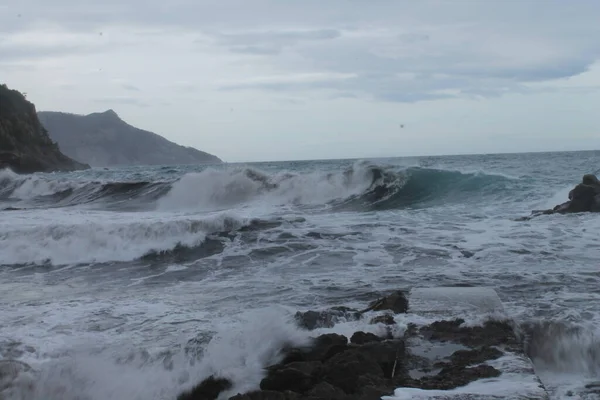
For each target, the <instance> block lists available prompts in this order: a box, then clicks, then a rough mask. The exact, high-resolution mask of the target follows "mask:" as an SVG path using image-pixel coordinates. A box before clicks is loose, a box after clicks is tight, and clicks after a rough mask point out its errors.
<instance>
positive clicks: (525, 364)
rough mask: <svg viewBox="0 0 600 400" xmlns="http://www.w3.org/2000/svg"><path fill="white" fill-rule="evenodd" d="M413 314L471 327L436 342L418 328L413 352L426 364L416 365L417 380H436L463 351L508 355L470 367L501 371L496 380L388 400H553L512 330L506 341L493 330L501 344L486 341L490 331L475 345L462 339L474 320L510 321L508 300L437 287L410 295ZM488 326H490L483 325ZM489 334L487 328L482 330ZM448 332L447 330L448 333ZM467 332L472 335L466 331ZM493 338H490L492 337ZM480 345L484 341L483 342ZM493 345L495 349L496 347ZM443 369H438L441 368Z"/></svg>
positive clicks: (401, 392) (484, 290)
mask: <svg viewBox="0 0 600 400" xmlns="http://www.w3.org/2000/svg"><path fill="white" fill-rule="evenodd" d="M408 299H409V301H408V303H409V311H408V313H409V314H416V315H421V316H423V317H429V318H431V317H433V318H435V319H436V320H444V321H453V320H454V321H455V320H456V318H464V319H465V323H463V324H461V325H460V327H459V324H455V325H451V326H449V327H448V330H447V332H448V333H447V335H445V334H443V333H442V335H440V334H439V332H437V331H436V332H435V335H436V336H434V337H432V336H428V334H427V332H426V331H424V330H423V329H420V328H422V327H419V326H417V327H416V329H415V331H416V332H418V333H417V334H416V335H414V336H413V337H412V338H410V339H408V340H407V349H408V351H409V352H410V353H412V354H413V355H415V356H416V357H415V359H421V360H422V362H421V363H420V365H414V366H412V368H413V369H412V370H411V371H410V374H411V376H413V377H414V378H420V377H423V376H434V375H436V374H437V373H438V372H439V371H440V370H441V368H443V366H441V365H443V364H440V363H444V362H447V361H448V360H449V358H450V356H451V355H452V354H453V353H455V352H456V351H457V350H464V352H465V353H467V352H470V351H471V352H473V351H475V352H478V351H481V349H483V348H487V349H489V348H494V349H497V350H500V351H501V352H502V353H503V354H502V355H501V356H500V357H498V358H495V359H488V360H487V361H483V362H482V363H477V362H475V363H473V364H470V365H469V367H477V366H482V365H483V366H485V365H488V366H491V367H494V368H496V369H497V370H499V371H500V372H501V374H500V376H498V377H495V378H484V379H479V380H476V381H474V382H471V383H469V384H467V385H466V386H461V387H457V388H455V389H449V390H426V389H417V388H399V389H396V391H395V393H394V395H393V396H385V397H382V399H385V400H408V399H436V400H491V399H515V400H517V399H531V400H533V399H548V398H549V397H548V393H547V392H546V389H545V388H544V386H543V385H542V383H541V381H540V379H539V378H538V377H537V376H536V374H535V371H534V368H533V364H532V363H531V360H530V359H529V358H528V357H527V355H526V354H524V352H523V350H522V345H521V344H520V343H519V342H518V340H517V339H516V337H515V336H513V335H512V333H511V332H510V329H509V330H508V332H507V334H506V336H507V338H506V340H503V338H502V337H501V336H502V332H500V333H494V332H497V331H495V330H494V329H493V323H491V324H492V325H488V327H490V329H489V332H490V334H491V335H499V336H498V337H497V338H496V339H493V340H491V341H486V331H485V330H480V331H478V332H479V333H478V335H479V337H478V338H477V339H475V340H472V338H473V337H474V336H471V338H469V337H468V335H467V334H466V333H465V335H463V336H461V334H460V329H461V328H462V327H465V328H468V326H469V324H468V320H471V321H473V320H475V321H476V320H480V321H482V320H485V319H486V318H489V319H491V320H502V319H504V320H508V321H510V317H509V316H507V315H506V313H505V310H504V307H503V305H502V301H501V300H500V298H499V297H498V294H497V293H496V291H495V290H494V289H493V288H489V287H435V288H413V289H412V290H411V291H410V294H409V296H408ZM483 326H484V327H485V326H486V325H485V324H484V325H483ZM482 329H485V328H482ZM442 330H443V329H442ZM465 332H466V331H465ZM491 335H490V336H491ZM478 341H479V342H478ZM490 344H493V345H490ZM436 365H437V366H436Z"/></svg>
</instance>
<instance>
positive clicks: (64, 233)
mask: <svg viewBox="0 0 600 400" xmlns="http://www.w3.org/2000/svg"><path fill="white" fill-rule="evenodd" d="M121 217H122V216H121ZM250 223H251V221H247V220H245V219H243V218H239V217H235V216H230V215H225V214H220V215H214V216H205V217H198V218H178V219H171V220H167V219H164V220H162V219H160V218H150V217H149V218H148V219H141V220H138V221H128V220H127V219H120V220H114V221H111V220H102V219H99V218H98V219H95V220H87V219H82V220H80V221H75V223H47V224H44V226H41V227H40V226H15V227H13V228H12V229H4V230H3V231H2V233H0V253H1V254H2V260H1V261H0V265H27V264H51V265H65V264H83V263H103V262H115V261H132V260H136V259H139V258H141V257H146V258H150V259H151V258H155V257H157V256H160V255H162V256H164V255H167V253H168V254H171V255H172V254H173V253H175V252H181V251H183V250H184V249H194V248H198V247H200V246H202V245H203V243H204V242H205V241H206V238H207V235H209V234H211V233H215V232H229V231H235V230H238V229H240V228H242V227H244V226H246V225H247V224H250ZM32 244H35V245H32Z"/></svg>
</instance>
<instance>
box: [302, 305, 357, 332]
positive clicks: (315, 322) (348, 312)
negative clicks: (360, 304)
mask: <svg viewBox="0 0 600 400" xmlns="http://www.w3.org/2000/svg"><path fill="white" fill-rule="evenodd" d="M294 317H295V319H296V322H297V324H298V325H299V326H300V327H301V328H304V329H308V330H309V331H312V330H313V329H317V328H332V327H333V326H334V325H335V324H336V322H338V321H340V320H342V321H343V320H346V321H356V320H359V319H360V317H361V313H360V312H359V311H358V310H354V309H352V308H347V307H333V308H331V309H329V310H325V311H305V312H300V311H298V312H297V313H296V315H295V316H294Z"/></svg>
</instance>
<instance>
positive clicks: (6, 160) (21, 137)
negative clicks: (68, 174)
mask: <svg viewBox="0 0 600 400" xmlns="http://www.w3.org/2000/svg"><path fill="white" fill-rule="evenodd" d="M4 168H10V169H11V170H13V171H14V172H16V173H22V174H29V173H34V172H53V171H74V170H79V169H88V168H90V166H89V165H87V164H83V163H80V162H77V161H75V160H73V159H71V158H69V157H67V156H66V155H64V154H63V153H61V151H60V149H59V147H58V145H57V144H56V143H54V142H53V141H52V140H51V139H50V137H49V136H48V132H47V131H46V129H45V128H44V127H43V126H42V124H41V123H40V121H39V120H38V117H37V114H36V110H35V106H34V105H33V104H32V103H31V102H29V101H27V100H26V99H25V96H24V95H23V94H22V93H20V92H18V91H16V90H11V89H9V88H8V87H7V86H6V85H0V169H4Z"/></svg>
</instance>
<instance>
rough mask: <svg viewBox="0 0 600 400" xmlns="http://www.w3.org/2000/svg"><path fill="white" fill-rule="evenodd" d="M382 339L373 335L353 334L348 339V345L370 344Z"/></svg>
mask: <svg viewBox="0 0 600 400" xmlns="http://www.w3.org/2000/svg"><path fill="white" fill-rule="evenodd" d="M382 340H383V339H382V338H380V337H379V336H377V335H375V334H373V333H365V332H354V334H353V335H352V337H351V338H350V343H354V344H365V343H370V342H381V341H382Z"/></svg>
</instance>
